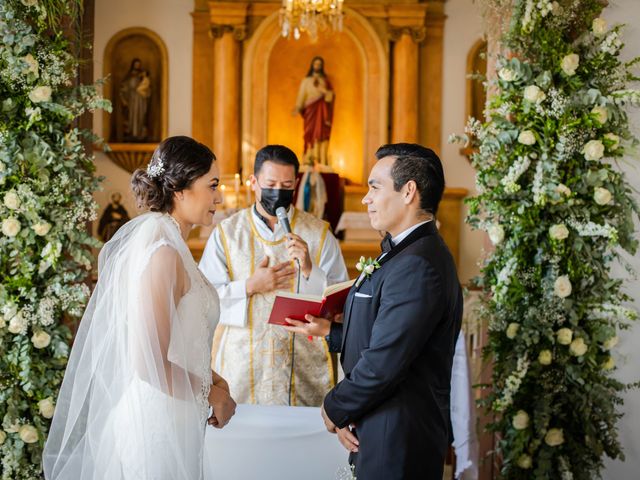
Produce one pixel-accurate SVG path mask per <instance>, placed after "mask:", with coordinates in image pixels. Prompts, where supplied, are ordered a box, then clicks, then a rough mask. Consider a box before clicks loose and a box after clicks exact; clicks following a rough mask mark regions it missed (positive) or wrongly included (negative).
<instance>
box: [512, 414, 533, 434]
mask: <svg viewBox="0 0 640 480" xmlns="http://www.w3.org/2000/svg"><path fill="white" fill-rule="evenodd" d="M511 425H513V428H515V429H516V430H524V429H525V428H527V427H528V426H529V414H528V413H527V412H525V411H524V410H518V412H517V413H516V414H515V415H514V416H513V418H512V419H511Z"/></svg>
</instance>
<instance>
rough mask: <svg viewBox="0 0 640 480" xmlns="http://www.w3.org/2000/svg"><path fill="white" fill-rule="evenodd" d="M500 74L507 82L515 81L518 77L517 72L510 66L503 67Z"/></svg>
mask: <svg viewBox="0 0 640 480" xmlns="http://www.w3.org/2000/svg"><path fill="white" fill-rule="evenodd" d="M498 76H499V77H500V78H501V79H502V80H504V81H505V82H513V81H514V80H515V79H516V72H514V71H513V70H511V69H510V68H507V67H503V68H501V69H500V70H499V71H498Z"/></svg>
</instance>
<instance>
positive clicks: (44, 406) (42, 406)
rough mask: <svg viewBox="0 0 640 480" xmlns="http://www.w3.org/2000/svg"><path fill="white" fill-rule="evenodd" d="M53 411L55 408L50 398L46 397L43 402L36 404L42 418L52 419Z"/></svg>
mask: <svg viewBox="0 0 640 480" xmlns="http://www.w3.org/2000/svg"><path fill="white" fill-rule="evenodd" d="M55 409H56V407H55V405H54V404H53V400H52V398H51V397H47V398H45V399H44V400H40V401H39V402H38V410H39V411H40V415H42V416H43V417H44V418H52V417H53V412H54V411H55Z"/></svg>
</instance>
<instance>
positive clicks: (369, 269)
mask: <svg viewBox="0 0 640 480" xmlns="http://www.w3.org/2000/svg"><path fill="white" fill-rule="evenodd" d="M375 269H376V267H375V265H373V264H369V265H367V266H366V267H364V273H366V274H368V275H371V274H372V273H373V271H374V270H375Z"/></svg>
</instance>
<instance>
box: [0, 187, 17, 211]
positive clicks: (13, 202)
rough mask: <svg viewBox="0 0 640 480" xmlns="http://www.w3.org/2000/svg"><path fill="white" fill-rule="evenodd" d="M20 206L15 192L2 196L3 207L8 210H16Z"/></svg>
mask: <svg viewBox="0 0 640 480" xmlns="http://www.w3.org/2000/svg"><path fill="white" fill-rule="evenodd" d="M20 205H21V202H20V197H19V196H18V194H17V193H16V192H14V191H10V192H7V193H6V194H5V195H4V206H5V207H7V208H8V209H9V210H17V209H18V208H20Z"/></svg>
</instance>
